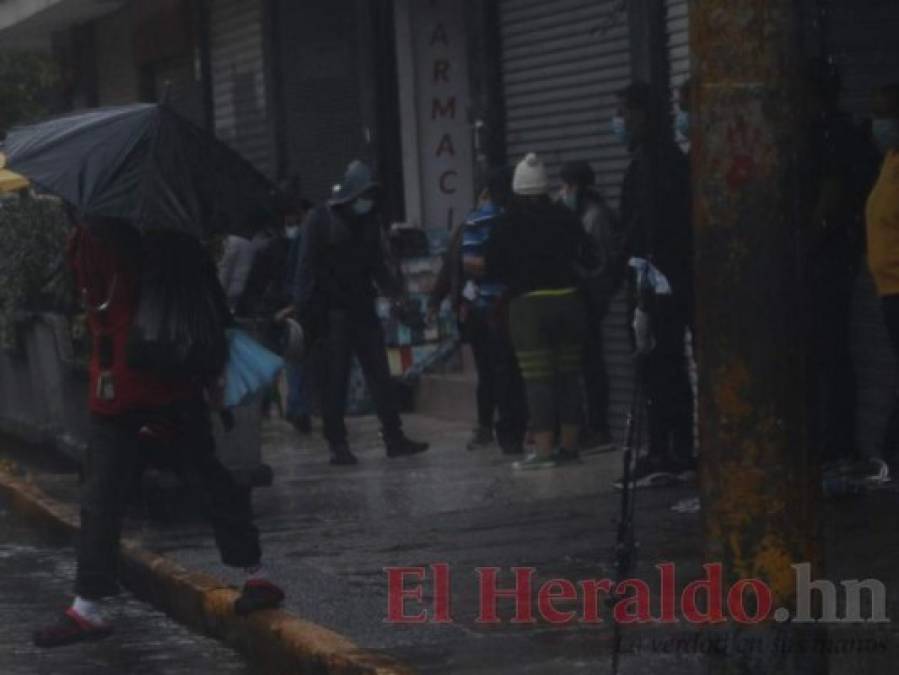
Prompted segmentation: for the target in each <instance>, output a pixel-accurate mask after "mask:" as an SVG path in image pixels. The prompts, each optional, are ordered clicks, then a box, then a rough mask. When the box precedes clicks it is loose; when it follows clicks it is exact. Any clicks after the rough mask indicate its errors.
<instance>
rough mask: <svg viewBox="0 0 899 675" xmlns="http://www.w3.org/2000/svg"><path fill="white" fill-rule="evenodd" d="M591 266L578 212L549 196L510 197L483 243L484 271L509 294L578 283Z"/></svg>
mask: <svg viewBox="0 0 899 675" xmlns="http://www.w3.org/2000/svg"><path fill="white" fill-rule="evenodd" d="M595 268H596V259H595V256H594V253H593V246H592V242H591V241H590V237H589V236H588V235H587V233H586V232H584V228H583V226H582V225H581V222H580V221H579V220H578V217H577V215H575V214H574V213H573V212H572V211H570V210H569V209H567V208H566V207H564V206H561V205H559V204H555V203H553V202H552V201H550V200H549V198H548V197H539V198H525V199H521V198H516V199H514V200H513V201H512V203H511V204H510V205H509V208H508V209H507V211H506V215H505V218H504V219H503V220H502V222H500V223H499V224H498V225H497V227H496V231H495V233H494V235H493V238H492V240H491V241H490V244H489V245H488V247H487V274H488V276H489V277H490V278H492V279H496V280H497V281H501V282H503V283H505V284H506V285H507V286H508V287H509V294H510V295H511V296H512V297H515V296H518V295H522V294H523V293H529V292H531V291H536V290H549V289H560V288H572V287H576V286H579V285H580V283H581V281H582V280H583V271H584V270H592V269H595Z"/></svg>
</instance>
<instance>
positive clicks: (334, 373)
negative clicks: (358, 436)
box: [293, 160, 428, 465]
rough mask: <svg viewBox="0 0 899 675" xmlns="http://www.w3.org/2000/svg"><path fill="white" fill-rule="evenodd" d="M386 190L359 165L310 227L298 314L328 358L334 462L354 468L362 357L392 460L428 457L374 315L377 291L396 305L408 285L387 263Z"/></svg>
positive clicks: (326, 412)
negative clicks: (408, 417) (349, 422)
mask: <svg viewBox="0 0 899 675" xmlns="http://www.w3.org/2000/svg"><path fill="white" fill-rule="evenodd" d="M380 197H381V187H380V185H378V183H376V182H375V180H374V178H373V176H372V173H371V169H369V167H368V166H366V165H365V164H364V163H363V162H361V161H358V160H356V161H354V162H352V163H351V164H350V165H349V167H348V168H347V171H346V175H345V176H344V178H343V181H342V182H341V183H340V184H339V185H338V186H337V187H336V188H335V190H334V193H333V195H332V197H331V199H330V200H329V201H328V202H327V203H326V204H324V205H322V206H320V207H318V208H316V209H314V210H313V211H312V212H311V213H310V214H309V215H308V216H307V218H306V222H305V223H304V224H303V239H302V242H301V245H300V253H299V256H298V260H297V268H296V269H297V273H296V279H295V284H294V292H293V299H294V305H293V306H294V308H295V311H296V315H297V317H298V319H299V321H300V323H301V325H302V326H303V332H304V333H305V335H306V338H307V342H308V344H310V345H312V349H313V350H317V351H318V352H319V353H320V355H321V365H322V373H321V387H320V388H321V395H322V418H323V423H324V433H325V438H326V439H327V441H328V444H329V446H330V451H331V464H334V465H352V464H356V463H357V461H358V460H357V459H356V456H355V455H354V454H353V453H352V452H351V451H350V447H349V443H348V440H347V429H346V423H345V421H344V415H345V413H346V405H347V389H348V387H349V375H350V365H351V361H352V357H353V355H355V356H356V357H357V358H358V359H359V364H360V365H361V366H362V372H363V374H364V375H365V380H366V383H367V384H368V388H369V391H370V392H371V395H372V398H373V399H374V404H375V409H376V411H377V414H378V418H379V419H380V421H381V436H382V438H383V440H384V444H385V445H386V449H387V456H388V457H402V456H408V455H414V454H418V453H421V452H424V451H425V450H427V449H428V444H427V443H418V442H415V441H412V440H410V439H409V438H408V437H407V436H406V435H405V434H404V433H403V428H402V420H401V419H400V414H399V409H398V404H397V401H396V395H395V392H394V383H393V381H392V380H391V377H390V367H389V366H388V363H387V351H386V347H385V344H384V331H383V328H382V326H381V322H380V320H379V319H378V316H377V314H376V313H375V306H374V303H375V285H376V284H377V286H378V287H379V288H380V290H381V291H382V292H384V293H386V294H388V295H390V296H392V297H394V298H396V299H399V298H401V297H402V296H403V295H404V289H403V285H402V283H401V281H400V279H399V278H398V277H397V275H396V274H395V272H394V271H393V270H391V268H390V266H388V264H387V260H386V254H385V251H384V238H383V233H382V227H381V221H380V218H379V211H380V207H381V199H380Z"/></svg>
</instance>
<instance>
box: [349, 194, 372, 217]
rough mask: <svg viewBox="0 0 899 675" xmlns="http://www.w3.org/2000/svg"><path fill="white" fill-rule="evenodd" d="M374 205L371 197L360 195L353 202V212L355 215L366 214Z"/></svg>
mask: <svg viewBox="0 0 899 675" xmlns="http://www.w3.org/2000/svg"><path fill="white" fill-rule="evenodd" d="M374 207H375V202H374V200H373V199H367V198H365V197H360V198H359V199H357V200H356V201H354V202H353V213H355V214H356V215H357V216H367V215H368V214H369V213H371V210H372V209H373V208H374Z"/></svg>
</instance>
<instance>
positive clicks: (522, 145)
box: [500, 0, 634, 440]
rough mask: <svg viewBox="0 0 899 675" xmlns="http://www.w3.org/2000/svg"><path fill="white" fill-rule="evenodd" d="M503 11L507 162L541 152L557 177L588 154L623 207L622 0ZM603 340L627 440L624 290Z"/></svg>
mask: <svg viewBox="0 0 899 675" xmlns="http://www.w3.org/2000/svg"><path fill="white" fill-rule="evenodd" d="M500 12H501V14H500V18H501V34H502V74H503V94H504V97H505V105H506V145H507V153H508V158H509V162H510V163H513V164H514V163H515V162H517V161H518V160H519V159H520V158H521V157H522V156H523V155H524V154H525V153H527V152H531V151H533V152H537V153H539V154H540V155H541V156H542V158H543V161H544V162H545V163H546V166H547V169H548V170H549V172H550V176H551V178H552V179H553V180H556V179H557V178H558V172H559V169H560V167H561V165H562V164H563V163H564V162H566V161H569V160H574V159H581V160H587V161H589V162H590V163H591V164H592V166H593V169H594V170H595V171H596V175H597V182H598V184H599V186H600V188H601V189H602V191H603V193H604V194H605V195H606V197H607V198H608V199H609V201H610V202H611V203H612V204H613V205H617V203H618V197H619V194H620V191H621V182H622V180H623V177H624V172H625V170H626V169H627V165H628V162H629V158H628V153H627V149H626V148H625V147H624V146H622V145H621V144H620V143H618V141H617V140H615V138H614V137H613V136H612V133H611V129H610V124H609V121H610V119H611V118H612V116H613V115H614V113H615V110H616V107H617V100H616V92H618V91H619V90H620V89H622V88H623V87H625V86H626V85H627V84H628V82H629V81H630V74H631V67H630V40H629V28H628V21H627V10H626V7H625V6H624V5H622V3H620V2H617V1H616V0H502V3H501V5H500ZM604 340H605V345H604V347H605V357H606V367H607V370H608V374H609V385H610V396H611V400H610V408H609V423H610V425H611V427H612V432H613V434H614V435H615V437H616V438H617V439H618V440H622V437H623V435H624V430H625V425H626V420H627V412H628V410H629V408H630V404H631V395H632V391H633V378H634V375H633V363H632V359H631V356H630V354H631V346H630V337H629V334H628V329H627V323H626V317H625V302H624V300H623V299H622V298H621V297H619V298H616V299H615V300H614V301H613V303H612V308H611V310H610V312H609V316H608V317H607V319H606V323H605V336H604Z"/></svg>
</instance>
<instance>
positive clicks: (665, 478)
mask: <svg viewBox="0 0 899 675" xmlns="http://www.w3.org/2000/svg"><path fill="white" fill-rule="evenodd" d="M679 473H680V472H679V471H678V470H677V469H676V468H672V467H669V466H665V465H663V464H661V463H660V462H658V461H657V460H656V459H655V458H654V457H650V456H646V457H641V458H640V459H638V460H637V464H636V466H635V467H634V469H633V471H632V472H631V481H632V483H633V485H634V487H638V488H646V487H651V488H655V487H670V486H672V485H677V484H679V483H680V482H681V479H680V477H679ZM612 485H613V486H614V487H615V488H616V489H618V490H621V489H623V488H624V476H622V477H621V478H619V479H618V480H616V481H615V482H614V483H613V484H612Z"/></svg>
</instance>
